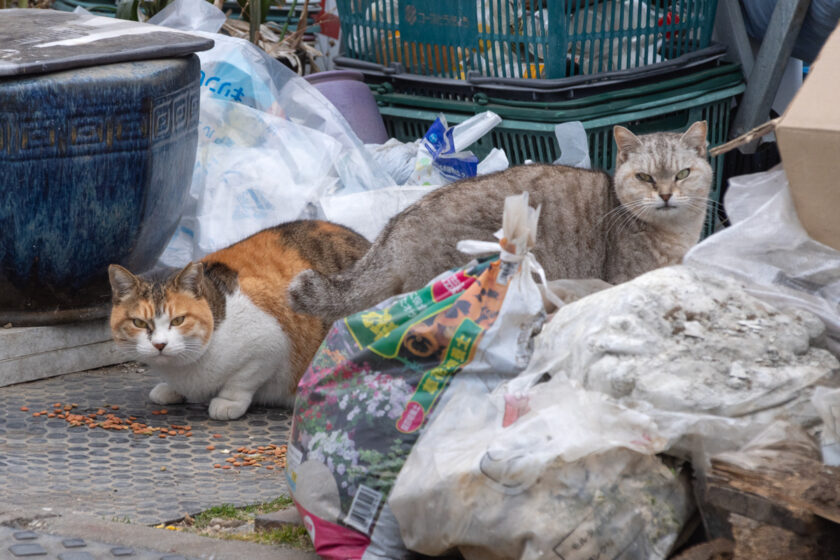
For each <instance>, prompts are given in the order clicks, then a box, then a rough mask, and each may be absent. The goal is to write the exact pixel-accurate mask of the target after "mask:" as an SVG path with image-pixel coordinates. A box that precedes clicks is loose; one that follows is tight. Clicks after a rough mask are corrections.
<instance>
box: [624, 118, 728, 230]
mask: <svg viewBox="0 0 840 560" xmlns="http://www.w3.org/2000/svg"><path fill="white" fill-rule="evenodd" d="M613 134H614V136H615V140H616V144H617V146H618V155H617V157H616V170H615V174H614V181H615V191H616V194H617V195H618V199H619V201H620V202H621V203H622V205H623V206H624V208H626V209H627V210H629V211H630V212H631V213H632V214H633V215H634V216H636V217H637V218H639V219H640V220H642V221H645V222H648V223H651V224H674V223H677V222H681V221H685V220H692V219H694V218H696V217H697V215H698V214H701V215H704V214H705V212H706V205H707V203H708V196H709V189H710V188H711V184H712V168H711V166H710V165H709V163H708V161H706V122H705V121H699V122H696V123H694V124H693V125H691V127H689V129H688V130H687V131H686V132H684V133H683V134H678V133H667V132H662V133H654V134H647V135H644V136H636V135H634V134H633V133H632V132H630V131H629V130H627V129H626V128H624V127H621V126H616V127H615V128H614V130H613Z"/></svg>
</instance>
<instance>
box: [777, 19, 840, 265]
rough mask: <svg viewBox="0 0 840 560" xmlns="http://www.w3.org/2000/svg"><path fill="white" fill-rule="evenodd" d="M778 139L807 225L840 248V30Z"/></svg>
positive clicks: (786, 117) (817, 236)
mask: <svg viewBox="0 0 840 560" xmlns="http://www.w3.org/2000/svg"><path fill="white" fill-rule="evenodd" d="M776 139H777V142H778V145H779V152H780V153H781V156H782V164H783V165H784V168H785V173H786V174H787V177H788V180H789V181H790V191H791V195H792V196H793V203H794V205H795V206H796V212H797V214H799V219H800V221H801V222H802V225H803V226H804V227H805V230H806V231H807V232H808V233H809V234H810V235H811V237H813V238H814V239H816V240H817V241H819V242H821V243H825V244H826V245H829V246H831V247H833V248H834V249H838V250H840V27H838V28H837V29H835V30H834V32H833V33H832V34H831V36H830V37H829V38H828V41H826V43H825V45H823V49H822V51H820V54H819V56H818V57H817V59H816V61H815V62H814V64H813V65H812V66H811V70H810V72H809V73H808V76H807V77H806V78H805V82H804V84H803V85H802V87H801V88H800V89H799V91H798V92H797V93H796V96H795V97H794V98H793V101H792V102H791V103H790V105H789V106H788V108H787V110H786V111H785V113H784V115H782V118H781V120H780V122H779V124H778V125H777V126H776Z"/></svg>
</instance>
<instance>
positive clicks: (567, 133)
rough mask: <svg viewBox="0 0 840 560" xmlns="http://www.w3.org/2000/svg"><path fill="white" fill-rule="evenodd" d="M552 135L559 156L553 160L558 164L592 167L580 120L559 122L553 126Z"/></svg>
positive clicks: (587, 143)
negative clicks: (555, 139) (558, 150)
mask: <svg viewBox="0 0 840 560" xmlns="http://www.w3.org/2000/svg"><path fill="white" fill-rule="evenodd" d="M554 136H555V137H556V138H557V145H558V147H559V148H560V157H559V158H557V159H556V160H554V163H556V164H559V165H568V166H570V167H580V168H582V169H592V161H591V160H590V159H589V139H588V138H587V136H586V129H584V128H583V123H581V122H580V121H569V122H564V123H560V124H558V125H557V126H555V127H554Z"/></svg>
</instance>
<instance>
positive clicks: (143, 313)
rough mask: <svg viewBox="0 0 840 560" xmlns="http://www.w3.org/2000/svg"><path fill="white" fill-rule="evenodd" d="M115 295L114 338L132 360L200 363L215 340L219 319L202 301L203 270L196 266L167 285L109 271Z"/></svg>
mask: <svg viewBox="0 0 840 560" xmlns="http://www.w3.org/2000/svg"><path fill="white" fill-rule="evenodd" d="M108 273H109V276H110V280H111V290H112V294H113V309H112V311H111V332H112V334H113V336H114V341H115V342H116V343H117V346H118V347H119V348H120V350H122V351H123V352H125V353H126V354H127V355H128V356H130V357H132V359H135V360H140V361H142V362H145V363H147V364H149V365H151V366H155V365H179V364H187V363H190V362H194V361H195V360H197V359H198V358H199V357H200V356H201V355H202V354H203V353H204V351H205V350H206V349H207V345H208V343H209V341H210V336H211V335H212V334H213V313H212V311H211V309H210V305H209V304H208V302H207V300H206V299H204V298H203V297H202V295H201V282H202V279H203V265H201V264H195V263H194V264H190V265H188V266H187V267H186V268H184V269H183V270H181V271H180V272H178V273H176V274H173V275H171V276H169V277H168V278H166V279H161V280H146V279H143V278H140V277H138V276H135V275H134V274H132V273H131V272H129V271H128V270H126V269H125V268H123V267H121V266H118V265H111V266H110V267H108Z"/></svg>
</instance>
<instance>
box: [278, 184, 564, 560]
mask: <svg viewBox="0 0 840 560" xmlns="http://www.w3.org/2000/svg"><path fill="white" fill-rule="evenodd" d="M527 200H528V198H527V193H525V194H523V195H521V196H516V197H510V198H509V199H508V200H507V201H506V204H505V210H504V215H503V227H502V230H501V232H500V233H499V234H498V235H499V236H500V237H502V241H501V244H500V243H489V242H469V243H466V244H464V245H462V246H461V247H462V248H463V250H469V251H475V252H476V254H477V253H478V252H483V253H486V252H487V250H488V245H491V246H493V247H494V248H495V251H496V252H499V253H500V255H501V256H499V257H493V258H491V259H489V260H487V259H485V260H483V261H480V262H474V263H473V264H471V265H469V266H467V267H466V268H462V269H457V270H453V271H449V272H446V273H444V274H442V275H441V276H440V277H438V278H437V279H435V280H433V281H432V282H431V283H430V284H428V285H427V286H426V287H424V288H423V289H421V290H419V291H417V292H413V293H408V294H404V295H400V296H396V297H394V298H390V299H388V300H386V301H384V302H382V303H380V304H379V305H377V306H375V307H374V308H372V309H369V310H366V311H363V312H360V313H357V314H355V315H352V316H350V317H347V318H345V319H342V320H340V321H336V323H334V324H333V326H332V328H331V330H330V332H329V333H328V335H327V337H326V340H325V341H324V343H323V344H322V346H321V348H320V349H319V350H318V352H317V354H316V355H315V357H314V358H313V360H312V363H311V364H310V366H309V368H308V369H307V371H306V373H305V374H304V376H303V378H302V380H301V382H300V384H299V387H298V393H297V398H296V401H295V409H294V414H293V424H292V430H291V435H290V439H289V443H288V452H287V457H288V467H287V471H286V473H287V479H288V483H289V488H290V490H291V493H292V497H293V498H294V500H295V504H296V506H297V508H298V510H299V511H300V514H301V518H302V519H303V521H304V524H305V526H306V527H307V529H308V530H309V533H310V536H311V537H312V540H313V543H314V545H315V550H316V552H317V553H318V554H320V555H321V556H322V557H324V558H336V559H338V558H340V559H348V558H363V559H365V560H370V559H380V558H381V559H385V558H402V557H404V556H405V554H406V549H405V546H404V545H403V543H402V539H401V537H400V531H399V525H398V524H397V522H396V520H395V519H394V517H393V514H392V513H391V511H390V508H389V507H388V505H387V504H388V496H389V494H390V492H391V489H392V488H393V484H394V481H395V480H396V477H397V475H398V474H399V472H400V470H401V468H402V466H403V463H404V462H405V459H406V457H407V456H408V454H409V452H410V451H411V449H412V447H413V446H414V444H415V442H416V441H417V438H418V437H419V436H420V434H421V433H422V432H423V430H424V429H425V428H426V426H428V425H429V423H430V422H433V421H434V420H433V419H434V417H435V415H436V413H437V410H438V409H439V408H440V407H441V406H442V405H444V404H445V403H446V401H447V400H448V398H449V397H448V395H449V393H450V392H451V391H452V390H453V389H454V388H457V387H461V386H465V387H466V386H469V387H472V388H473V389H470V390H477V391H482V392H487V391H489V390H491V389H493V388H494V387H496V386H497V385H498V384H499V383H501V382H502V381H503V380H505V379H508V378H510V377H512V376H514V375H516V374H517V373H519V372H520V371H522V369H523V368H524V367H525V366H526V365H527V363H528V360H529V357H530V352H531V339H532V336H533V334H534V333H535V332H536V331H537V330H538V329H539V327H540V326H541V324H542V322H543V320H544V317H545V312H544V308H543V303H542V297H543V293H542V290H541V289H540V286H538V284H537V283H536V282H535V280H534V278H533V276H532V274H533V273H534V272H536V273H539V272H540V271H541V268H540V267H539V265H538V263H536V261H535V260H534V258H533V256H532V255H530V253H529V250H530V248H531V247H533V245H534V242H535V235H536V231H537V219H538V212H537V211H536V210H534V209H533V208H529V207H528V205H527ZM502 249H503V250H502ZM561 304H562V303H561Z"/></svg>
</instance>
